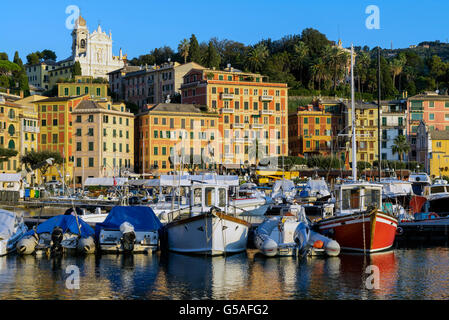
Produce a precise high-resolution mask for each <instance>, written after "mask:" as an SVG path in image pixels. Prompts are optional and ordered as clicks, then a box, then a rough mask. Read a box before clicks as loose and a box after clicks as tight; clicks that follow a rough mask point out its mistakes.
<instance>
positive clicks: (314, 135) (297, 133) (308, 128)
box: [288, 105, 332, 157]
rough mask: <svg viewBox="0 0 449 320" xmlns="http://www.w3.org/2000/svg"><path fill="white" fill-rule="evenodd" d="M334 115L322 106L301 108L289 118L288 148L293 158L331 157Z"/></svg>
mask: <svg viewBox="0 0 449 320" xmlns="http://www.w3.org/2000/svg"><path fill="white" fill-rule="evenodd" d="M331 143H332V114H331V113H328V112H326V111H325V109H324V107H323V106H322V105H319V106H313V105H308V106H306V107H299V108H298V110H297V112H296V113H293V114H290V115H289V116H288V144H289V145H288V148H289V154H290V155H291V156H305V157H308V156H312V155H319V154H320V155H330V153H331V151H332V150H331Z"/></svg>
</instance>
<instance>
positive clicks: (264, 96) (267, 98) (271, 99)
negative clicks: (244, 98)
mask: <svg viewBox="0 0 449 320" xmlns="http://www.w3.org/2000/svg"><path fill="white" fill-rule="evenodd" d="M260 101H273V96H266V95H263V96H260Z"/></svg>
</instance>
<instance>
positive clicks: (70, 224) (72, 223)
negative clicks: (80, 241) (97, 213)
mask: <svg viewBox="0 0 449 320" xmlns="http://www.w3.org/2000/svg"><path fill="white" fill-rule="evenodd" d="M78 225H79V229H78ZM55 227H60V228H61V229H62V230H63V232H64V233H65V232H70V233H73V234H80V231H81V237H83V238H87V237H90V236H93V235H94V234H95V231H94V229H92V227H91V226H89V225H88V224H87V223H86V222H84V221H83V219H81V218H80V217H78V223H77V218H76V216H74V215H66V214H64V215H59V216H56V217H52V218H50V219H48V220H46V221H44V222H42V223H41V224H40V225H38V226H37V228H36V232H37V234H41V233H45V232H48V233H51V232H52V231H53V229H54V228H55ZM33 233H34V230H30V231H28V232H27V233H26V235H29V234H33Z"/></svg>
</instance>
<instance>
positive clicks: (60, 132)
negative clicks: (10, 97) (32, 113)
mask: <svg viewBox="0 0 449 320" xmlns="http://www.w3.org/2000/svg"><path fill="white" fill-rule="evenodd" d="M88 98H89V96H88V95H83V96H76V97H52V98H47V99H43V100H39V101H36V102H34V103H35V104H36V105H37V110H38V120H39V126H40V132H39V134H38V140H37V144H38V151H42V150H49V151H57V152H59V153H60V154H61V155H62V156H63V158H64V160H65V165H64V166H59V167H58V168H57V167H56V166H52V167H50V169H49V170H48V172H47V173H46V175H45V176H44V177H43V179H44V181H50V180H59V181H60V180H61V179H60V173H61V175H62V174H63V175H64V176H65V177H64V179H65V182H69V181H71V180H73V153H74V149H73V137H74V129H73V119H72V118H73V117H72V111H73V110H74V109H75V108H76V106H78V104H79V103H80V102H81V101H83V100H87V99H88ZM58 169H59V172H58Z"/></svg>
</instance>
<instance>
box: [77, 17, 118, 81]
mask: <svg viewBox="0 0 449 320" xmlns="http://www.w3.org/2000/svg"><path fill="white" fill-rule="evenodd" d="M71 58H72V59H71V60H72V61H73V63H75V61H79V63H80V65H81V73H82V75H83V76H91V77H93V78H104V79H108V78H109V77H108V75H107V74H108V73H109V72H111V71H114V70H117V69H120V68H123V67H124V66H125V63H124V59H126V56H125V57H124V56H123V55H122V49H120V54H119V55H118V56H114V55H113V54H112V35H111V32H109V34H106V32H104V31H102V30H101V26H100V25H98V28H97V30H95V31H93V32H92V33H90V32H89V29H88V28H87V26H86V20H84V18H83V17H81V16H80V17H79V18H78V20H77V22H76V24H75V28H74V29H73V31H72V56H71Z"/></svg>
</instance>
